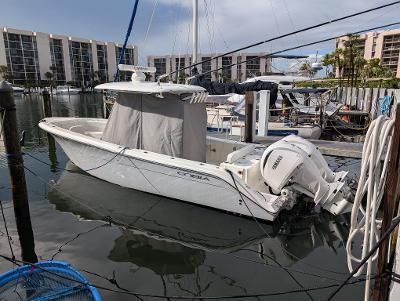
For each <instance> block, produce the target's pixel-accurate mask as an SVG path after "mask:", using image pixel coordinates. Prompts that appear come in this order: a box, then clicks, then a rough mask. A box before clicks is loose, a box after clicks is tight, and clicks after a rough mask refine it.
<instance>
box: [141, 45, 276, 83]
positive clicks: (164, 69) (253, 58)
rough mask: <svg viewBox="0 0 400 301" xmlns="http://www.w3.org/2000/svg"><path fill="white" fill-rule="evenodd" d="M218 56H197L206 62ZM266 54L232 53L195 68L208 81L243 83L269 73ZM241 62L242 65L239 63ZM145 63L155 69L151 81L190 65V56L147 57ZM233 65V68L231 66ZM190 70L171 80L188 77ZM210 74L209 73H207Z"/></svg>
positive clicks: (269, 68) (268, 61)
mask: <svg viewBox="0 0 400 301" xmlns="http://www.w3.org/2000/svg"><path fill="white" fill-rule="evenodd" d="M217 55H219V54H213V55H211V54H199V55H198V60H199V61H206V60H208V59H210V58H211V57H213V56H217ZM265 55H267V53H265V52H262V53H234V54H230V55H227V56H223V57H220V58H218V59H215V60H212V61H208V62H204V63H202V64H201V65H198V66H197V69H198V71H199V72H200V73H203V74H205V73H206V74H205V76H206V77H207V78H208V79H212V80H221V81H235V82H236V81H239V82H240V81H244V80H246V79H247V78H249V77H253V76H259V75H265V74H267V73H270V72H271V58H265V57H262V56H265ZM241 62H243V63H241ZM147 63H148V65H149V66H151V67H156V70H157V71H156V73H155V75H153V79H155V78H157V77H158V76H160V75H163V74H166V73H170V72H173V71H177V70H179V69H182V68H184V67H187V66H190V65H191V64H192V56H191V55H188V54H186V55H164V56H148V57H147ZM232 64H234V66H231V65H232ZM221 67H225V68H223V69H221V70H218V71H215V72H210V71H212V70H216V69H218V68H221ZM190 72H191V70H190V69H189V68H188V69H186V70H184V71H183V72H181V73H180V74H177V73H176V74H174V75H173V76H172V78H173V80H176V79H177V78H180V80H181V81H182V79H183V78H184V77H187V76H189V74H190ZM207 72H210V73H207Z"/></svg>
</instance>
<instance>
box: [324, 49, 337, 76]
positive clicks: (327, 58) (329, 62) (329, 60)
mask: <svg viewBox="0 0 400 301" xmlns="http://www.w3.org/2000/svg"><path fill="white" fill-rule="evenodd" d="M321 62H322V65H323V66H324V67H325V68H326V69H325V72H326V77H330V74H331V71H330V67H332V70H333V66H334V65H335V56H334V53H332V54H331V53H327V54H325V55H324V57H323V58H322V60H321Z"/></svg>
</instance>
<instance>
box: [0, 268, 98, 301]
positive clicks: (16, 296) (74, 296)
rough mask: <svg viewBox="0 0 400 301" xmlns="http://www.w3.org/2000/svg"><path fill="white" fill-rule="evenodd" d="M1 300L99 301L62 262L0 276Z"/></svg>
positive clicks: (84, 282) (81, 279)
mask: <svg viewBox="0 0 400 301" xmlns="http://www.w3.org/2000/svg"><path fill="white" fill-rule="evenodd" d="M0 300H1V301H2V300H7V301H14V300H15V301H16V300H18V301H20V300H32V301H33V300H35V301H36V300H37V301H39V300H40V301H45V300H62V301H64V300H65V301H67V300H68V301H69V300H74V301H78V300H79V301H81V300H82V301H86V300H98V301H100V300H101V298H100V295H99V294H98V292H97V290H96V289H95V288H93V287H92V286H90V285H89V284H88V283H87V281H86V280H85V278H84V277H83V276H82V275H81V274H79V273H78V272H77V271H75V270H73V269H72V268H71V266H70V265H68V264H66V263H63V262H56V261H53V262H42V263H38V264H35V266H29V265H28V266H23V267H19V268H17V269H14V270H12V271H10V272H7V273H5V274H3V275H1V276H0Z"/></svg>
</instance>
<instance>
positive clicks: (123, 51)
mask: <svg viewBox="0 0 400 301" xmlns="http://www.w3.org/2000/svg"><path fill="white" fill-rule="evenodd" d="M399 2H400V1H399ZM138 4H139V0H135V6H134V7H133V11H132V16H131V20H130V21H129V25H128V30H127V32H126V35H125V41H124V45H123V46H122V50H121V53H120V55H119V60H118V65H119V64H122V62H123V59H124V54H125V50H126V45H127V44H128V40H129V36H130V35H131V32H132V27H133V21H134V20H135V17H136V11H137V7H138ZM118 76H119V69H118V66H117V73H115V77H114V81H115V82H116V81H117V79H118Z"/></svg>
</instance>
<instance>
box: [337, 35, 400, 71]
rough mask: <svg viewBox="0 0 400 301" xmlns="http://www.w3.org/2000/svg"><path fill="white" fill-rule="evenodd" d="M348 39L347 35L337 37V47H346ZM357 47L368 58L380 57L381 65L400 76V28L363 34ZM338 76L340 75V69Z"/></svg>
mask: <svg viewBox="0 0 400 301" xmlns="http://www.w3.org/2000/svg"><path fill="white" fill-rule="evenodd" d="M346 40H347V37H342V38H340V39H337V40H336V48H345V46H344V45H345V42H346ZM356 47H359V48H360V49H361V50H362V53H363V54H364V58H365V59H366V60H369V59H371V58H378V59H379V60H380V62H381V65H383V66H386V67H388V68H389V69H390V70H392V72H393V75H395V76H396V77H399V78H400V29H392V30H386V31H378V32H367V33H365V34H361V35H360V38H359V39H358V41H357V43H356ZM345 72H346V70H345ZM336 76H339V74H338V71H337V74H336Z"/></svg>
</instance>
